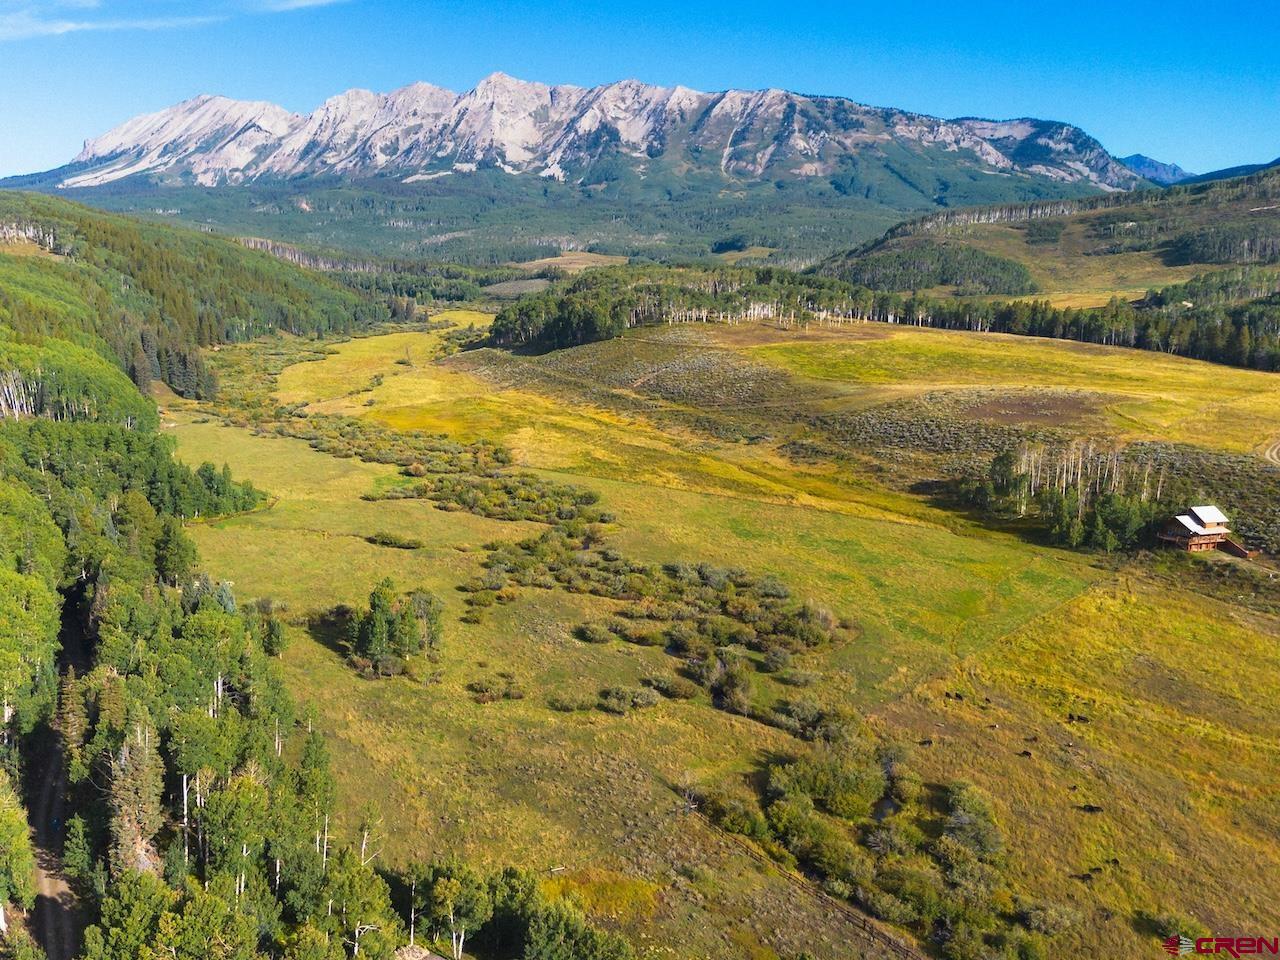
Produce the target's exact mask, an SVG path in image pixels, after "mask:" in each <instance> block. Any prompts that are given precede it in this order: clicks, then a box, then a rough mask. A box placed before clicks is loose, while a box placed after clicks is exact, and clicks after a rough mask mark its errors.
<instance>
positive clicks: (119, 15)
mask: <svg viewBox="0 0 1280 960" xmlns="http://www.w3.org/2000/svg"><path fill="white" fill-rule="evenodd" d="M345 2H347V0H248V2H244V0H241V2H239V3H232V4H227V3H206V4H203V6H204V7H205V9H206V10H211V11H212V12H209V13H205V14H201V15H198V16H188V15H182V16H149V15H148V14H149V13H151V12H153V11H154V10H155V9H156V7H164V6H166V5H167V4H157V3H154V2H152V3H138V2H128V0H0V42H4V41H6V40H29V39H32V38H34V37H57V36H63V35H65V34H69V33H87V32H93V31H99V32H102V31H125V30H177V29H182V28H186V27H199V26H204V25H206V24H210V23H219V22H222V21H224V20H227V19H230V17H231V16H232V15H233V14H235V13H237V12H239V13H251V12H257V13H285V12H288V11H291V10H305V9H308V8H314V7H328V6H333V5H335V4H338V3H345Z"/></svg>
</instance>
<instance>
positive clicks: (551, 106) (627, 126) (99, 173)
mask: <svg viewBox="0 0 1280 960" xmlns="http://www.w3.org/2000/svg"><path fill="white" fill-rule="evenodd" d="M895 148H904V149H906V150H908V151H910V152H912V153H917V154H919V153H928V152H929V151H944V152H946V153H949V154H954V155H956V157H957V158H958V159H959V160H960V161H961V162H963V163H964V164H965V165H966V166H969V167H971V168H972V169H974V170H977V171H980V172H982V173H987V174H991V175H998V176H1022V177H1026V178H1028V179H1031V180H1037V181H1041V182H1043V181H1049V182H1051V183H1059V184H1079V185H1084V186H1088V187H1090V188H1093V189H1098V190H1104V191H1111V190H1125V189H1132V188H1134V187H1138V186H1142V185H1143V183H1144V181H1143V180H1142V178H1141V177H1140V176H1139V175H1138V174H1136V173H1134V172H1133V171H1131V170H1129V169H1128V168H1126V167H1125V166H1123V164H1121V163H1120V162H1119V161H1117V160H1116V159H1115V158H1114V157H1112V156H1111V155H1110V154H1109V153H1107V151H1106V150H1105V149H1104V148H1103V147H1102V145H1101V144H1100V143H1098V141H1097V140H1095V139H1094V138H1092V137H1090V136H1089V135H1088V134H1086V133H1085V132H1084V131H1082V130H1080V129H1079V128H1078V127H1075V126H1073V125H1071V124H1066V123H1061V122H1056V121H1046V120H1038V119H1035V118H1015V119H1011V120H988V119H983V118H976V117H962V118H958V119H954V120H948V119H943V118H939V117H933V116H929V115H926V114H919V113H913V112H910V111H905V110H899V109H896V108H891V107H889V108H882V107H872V106H867V105H865V104H861V103H858V102H856V101H853V100H850V99H847V98H844V97H834V96H821V95H807V94H798V93H793V92H788V91H785V90H781V89H777V88H770V89H765V90H755V91H751V90H725V91H719V92H711V93H707V92H702V91H697V90H693V89H691V88H689V87H685V86H681V85H676V86H657V85H651V84H645V83H642V82H640V81H638V80H620V81H616V82H613V83H606V84H601V85H598V86H594V87H579V86H573V85H568V84H560V85H549V84H544V83H538V82H530V81H523V80H518V79H516V78H514V77H511V76H509V75H507V74H505V73H500V72H499V73H494V74H491V75H490V76H488V77H486V78H484V79H483V80H481V81H480V83H478V84H477V85H476V86H475V87H474V88H473V89H471V90H469V91H466V92H464V93H460V94H457V93H453V92H452V91H449V90H445V89H444V88H441V87H437V86H434V85H432V84H429V83H423V82H417V83H412V84H409V85H407V86H404V87H401V88H399V89H397V90H393V91H390V92H388V93H376V92H373V91H367V90H359V89H355V90H348V91H346V92H344V93H341V94H337V95H335V96H334V97H331V98H329V99H328V100H326V101H325V102H324V103H322V104H321V105H320V106H319V107H317V108H316V109H315V110H314V111H312V112H311V113H309V114H298V113H292V112H290V111H288V110H285V109H284V108H283V107H279V106H277V105H275V104H272V103H269V102H267V101H246V100H233V99H231V98H228V97H221V96H215V95H209V94H201V95H199V96H197V97H193V98H191V99H189V100H185V101H183V102H181V103H179V104H176V105H174V106H172V107H169V108H166V109H164V110H160V111H155V112H152V113H148V114H143V115H140V116H138V117H134V118H132V119H130V120H128V121H126V122H125V123H123V124H120V125H118V126H117V127H115V128H113V129H112V130H109V131H107V132H106V133H103V134H101V135H99V136H96V137H93V138H90V139H89V140H86V141H85V144H84V148H83V149H82V150H81V151H80V153H79V154H78V155H77V156H76V157H75V158H74V160H73V161H72V162H71V164H69V165H68V166H67V167H65V168H59V169H58V170H57V171H51V172H50V173H49V174H48V176H49V177H50V178H52V179H53V181H54V182H55V183H56V185H57V186H60V187H68V188H77V187H96V186H102V185H105V184H108V183H113V182H116V181H119V180H123V179H127V178H129V177H133V176H138V175H145V176H149V177H152V178H155V179H158V180H160V181H162V182H180V183H191V184H196V185H200V186H216V185H224V184H236V183H242V182H246V181H253V180H261V179H269V178H280V179H290V178H298V177H305V176H315V175H320V174H337V175H342V176H349V177H368V176H381V175H395V176H397V177H399V178H400V179H403V180H409V179H410V178H412V177H414V176H428V175H435V176H444V175H448V174H451V173H459V172H469V171H470V170H472V169H475V168H476V167H479V166H491V167H495V168H497V169H501V170H504V171H506V172H508V173H512V174H517V173H533V174H536V175H538V176H541V177H546V178H552V179H556V180H562V181H578V182H586V181H587V179H588V178H589V176H590V175H591V174H592V173H593V171H594V170H595V168H597V167H598V166H600V165H601V164H602V163H603V162H606V161H612V160H614V159H621V160H622V161H624V162H625V163H627V164H628V165H629V166H630V167H631V168H632V170H633V171H635V172H636V173H637V174H638V175H640V176H644V175H646V173H647V172H649V170H650V169H651V168H653V167H654V166H656V165H659V164H666V165H670V166H674V167H677V168H681V169H683V168H689V169H695V170H704V171H711V172H715V171H717V170H718V172H719V173H720V174H721V175H722V176H723V177H725V178H726V179H729V180H747V181H751V180H765V179H769V178H774V177H777V178H798V179H810V178H818V177H825V176H831V175H833V174H835V173H837V172H839V171H840V170H841V169H843V168H844V167H846V166H848V165H849V164H856V163H857V162H858V161H859V160H860V159H862V158H863V157H865V156H866V155H868V154H880V153H883V152H884V151H885V150H891V149H895Z"/></svg>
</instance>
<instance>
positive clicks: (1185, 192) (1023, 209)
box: [818, 169, 1280, 295]
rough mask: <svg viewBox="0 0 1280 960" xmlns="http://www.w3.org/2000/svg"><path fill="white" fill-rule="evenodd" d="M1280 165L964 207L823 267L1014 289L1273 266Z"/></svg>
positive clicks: (848, 273) (983, 289) (836, 272)
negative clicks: (1222, 176)
mask: <svg viewBox="0 0 1280 960" xmlns="http://www.w3.org/2000/svg"><path fill="white" fill-rule="evenodd" d="M1277 200H1280V169H1271V170H1263V171H1261V172H1258V173H1255V174H1253V175H1251V176H1246V177H1239V178H1237V179H1233V180H1218V181H1212V182H1205V183H1186V184H1179V185H1177V186H1173V187H1169V188H1167V189H1164V190H1145V191H1140V192H1137V193H1132V194H1109V195H1107V196H1103V197H1090V198H1085V199H1079V200H1054V201H1039V202H1033V203H1019V204H1003V205H1000V206H985V207H968V208H959V209H952V210H946V211H942V212H939V213H933V214H930V215H928V216H925V217H921V218H919V219H916V220H910V221H906V222H904V223H901V224H898V225H897V226H895V227H892V228H891V229H890V230H889V231H888V232H886V233H885V234H884V236H883V237H881V238H879V239H878V240H875V241H873V242H871V243H869V244H866V245H864V246H863V247H859V248H856V249H853V250H849V251H847V252H845V253H841V254H837V255H835V256H832V257H830V258H828V259H827V260H825V261H824V262H823V263H822V264H820V265H819V267H818V270H819V272H821V273H823V274H826V275H829V276H834V277H841V278H844V279H847V280H851V281H854V282H859V283H866V284H868V285H869V286H873V287H875V288H876V289H879V290H896V291H900V292H901V291H912V290H922V289H927V288H930V287H935V286H942V285H950V286H952V287H953V288H954V291H953V292H954V293H955V294H958V295H967V294H974V293H992V294H1019V293H1027V292H1032V290H1033V289H1034V290H1037V291H1041V292H1046V293H1057V292H1072V291H1088V290H1106V289H1111V290H1120V289H1122V288H1133V287H1135V286H1152V285H1163V283H1164V282H1172V281H1173V280H1175V279H1182V278H1184V277H1185V271H1183V273H1182V274H1180V273H1179V268H1184V267H1188V266H1191V267H1197V266H1200V267H1210V266H1228V265H1233V266H1258V265H1267V264H1272V263H1276V262H1277V261H1280V216H1277V215H1276V201H1277Z"/></svg>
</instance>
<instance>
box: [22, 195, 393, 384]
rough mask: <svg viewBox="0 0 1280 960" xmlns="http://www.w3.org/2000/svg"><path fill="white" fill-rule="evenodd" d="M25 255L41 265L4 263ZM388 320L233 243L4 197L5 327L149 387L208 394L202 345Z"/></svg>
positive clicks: (338, 290)
mask: <svg viewBox="0 0 1280 960" xmlns="http://www.w3.org/2000/svg"><path fill="white" fill-rule="evenodd" d="M24 248H26V250H25V252H26V253H28V254H30V253H33V252H34V253H36V255H22V256H13V255H5V251H6V249H8V250H9V251H10V253H12V252H15V251H22V250H23V249H24ZM386 317H387V313H386V310H385V308H384V307H381V306H377V305H373V304H372V303H371V302H370V301H369V300H368V298H364V297H360V296H358V295H357V294H355V293H353V292H351V291H348V290H344V289H343V288H342V287H341V286H339V285H338V284H336V283H333V282H331V281H329V280H326V279H324V278H321V277H319V276H317V275H315V274H312V273H308V272H306V271H304V270H300V269H298V268H296V267H293V266H291V265H289V264H285V263H282V262H281V261H279V260H278V259H276V258H273V257H271V256H269V255H267V254H265V253H260V252H256V251H251V250H246V249H244V248H243V247H241V246H240V245H238V244H235V243H232V242H230V241H227V240H224V239H220V238H216V237H212V236H208V235H202V234H199V233H195V232H192V231H189V230H181V229H175V228H171V227H165V226H155V225H150V224H146V223H142V222H139V221H137V220H132V219H129V218H126V217H120V216H114V215H110V214H104V213H100V212H98V211H93V210H90V209H88V208H87V207H82V206H78V205H76V204H71V203H67V202H65V201H62V200H57V199H53V198H50V197H44V196H39V195H34V194H18V193H8V192H5V193H0V324H3V325H4V326H6V327H7V328H9V329H10V330H11V331H13V333H14V334H15V335H17V336H19V337H22V338H30V337H35V336H57V337H61V338H65V339H68V340H71V341H74V342H76V343H79V344H81V345H82V346H87V347H89V348H91V349H94V350H97V351H98V352H100V353H102V354H103V355H105V356H107V357H110V358H112V359H113V360H114V361H115V362H116V363H118V364H119V365H120V366H121V368H122V369H124V370H125V371H126V372H127V373H128V374H129V376H130V377H131V378H132V379H133V381H134V382H135V383H136V384H138V385H139V386H141V387H143V388H144V389H145V388H146V387H147V385H148V384H149V383H150V381H151V380H152V379H162V380H164V381H166V382H167V383H168V384H169V385H170V386H172V387H173V388H174V389H175V390H177V391H178V392H179V393H182V394H186V395H193V396H203V395H207V394H209V393H211V392H212V390H213V388H214V384H213V382H212V379H211V377H210V375H209V372H208V370H207V369H206V367H205V365H204V362H203V360H202V359H201V357H200V354H199V348H200V347H205V346H210V345H213V344H217V343H226V342H233V341H240V340H245V339H249V338H251V337H254V336H257V335H259V334H261V333H265V332H267V331H269V330H284V331H288V332H290V333H295V334H319V333H329V332H341V331H347V330H351V329H354V328H355V327H357V326H358V325H360V324H363V323H368V322H371V321H374V320H379V319H385V318H386Z"/></svg>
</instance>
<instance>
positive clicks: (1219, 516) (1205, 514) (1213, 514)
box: [1191, 506, 1227, 524]
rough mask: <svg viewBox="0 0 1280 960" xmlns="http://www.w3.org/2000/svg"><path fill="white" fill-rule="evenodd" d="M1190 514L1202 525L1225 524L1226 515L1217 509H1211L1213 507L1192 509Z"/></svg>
mask: <svg viewBox="0 0 1280 960" xmlns="http://www.w3.org/2000/svg"><path fill="white" fill-rule="evenodd" d="M1191 513H1192V515H1193V516H1194V517H1195V518H1196V519H1197V520H1199V521H1200V522H1201V523H1202V524H1210V523H1226V522H1227V515H1226V514H1225V513H1223V512H1222V511H1221V510H1219V509H1218V508H1217V507H1213V506H1204V507H1192V508H1191Z"/></svg>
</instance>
